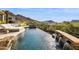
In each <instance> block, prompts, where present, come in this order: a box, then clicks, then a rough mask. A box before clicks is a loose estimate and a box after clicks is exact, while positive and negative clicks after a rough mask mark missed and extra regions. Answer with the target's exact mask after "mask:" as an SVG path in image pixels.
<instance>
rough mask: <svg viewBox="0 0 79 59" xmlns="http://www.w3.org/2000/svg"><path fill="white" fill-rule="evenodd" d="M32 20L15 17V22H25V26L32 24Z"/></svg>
mask: <svg viewBox="0 0 79 59" xmlns="http://www.w3.org/2000/svg"><path fill="white" fill-rule="evenodd" d="M33 21H34V20H33V19H31V18H29V17H25V16H23V15H20V14H18V15H16V22H26V23H27V24H30V23H32V22H33Z"/></svg>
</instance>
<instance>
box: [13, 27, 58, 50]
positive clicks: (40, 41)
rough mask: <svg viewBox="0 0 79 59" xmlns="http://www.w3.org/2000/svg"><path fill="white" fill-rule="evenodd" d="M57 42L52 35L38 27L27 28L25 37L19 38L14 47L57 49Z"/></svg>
mask: <svg viewBox="0 0 79 59" xmlns="http://www.w3.org/2000/svg"><path fill="white" fill-rule="evenodd" d="M56 45H57V43H56V42H55V39H54V38H52V35H50V34H48V33H47V32H44V31H42V30H40V29H38V28H36V29H26V31H25V34H24V37H23V38H22V39H21V38H19V39H18V40H17V41H16V43H15V45H14V46H13V49H16V50H56V49H58V48H57V46H56Z"/></svg>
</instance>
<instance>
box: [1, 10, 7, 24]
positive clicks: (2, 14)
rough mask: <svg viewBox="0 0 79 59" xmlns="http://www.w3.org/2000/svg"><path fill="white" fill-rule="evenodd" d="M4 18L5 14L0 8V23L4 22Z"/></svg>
mask: <svg viewBox="0 0 79 59" xmlns="http://www.w3.org/2000/svg"><path fill="white" fill-rule="evenodd" d="M5 19H6V14H5V12H4V11H2V10H1V11H0V23H1V22H3V23H4V22H6V21H5Z"/></svg>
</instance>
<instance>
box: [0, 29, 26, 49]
mask: <svg viewBox="0 0 79 59" xmlns="http://www.w3.org/2000/svg"><path fill="white" fill-rule="evenodd" d="M24 31H25V29H24V28H20V29H19V32H12V33H7V34H1V35H0V42H2V41H6V40H8V43H7V44H6V46H5V47H4V46H0V48H1V50H10V49H11V46H12V41H13V40H17V38H18V36H20V35H21V34H23V33H24ZM5 43H6V42H5ZM2 44H3V43H2ZM3 45H4V44H3Z"/></svg>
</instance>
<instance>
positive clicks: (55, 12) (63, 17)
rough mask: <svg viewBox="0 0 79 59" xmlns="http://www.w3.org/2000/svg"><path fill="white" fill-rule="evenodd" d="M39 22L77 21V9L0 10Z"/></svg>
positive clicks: (78, 18) (78, 17)
mask: <svg viewBox="0 0 79 59" xmlns="http://www.w3.org/2000/svg"><path fill="white" fill-rule="evenodd" d="M0 9H1V10H9V11H11V12H13V13H14V14H21V15H24V16H26V17H30V18H32V19H35V20H39V21H47V20H53V21H56V22H62V21H71V20H79V8H0Z"/></svg>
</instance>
